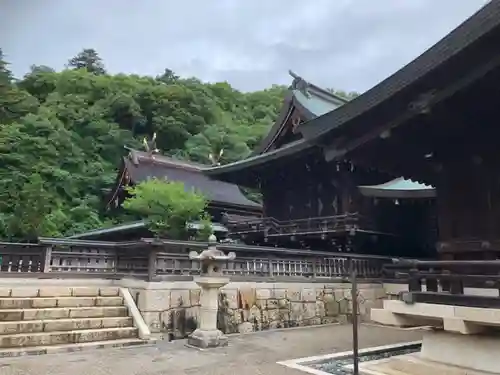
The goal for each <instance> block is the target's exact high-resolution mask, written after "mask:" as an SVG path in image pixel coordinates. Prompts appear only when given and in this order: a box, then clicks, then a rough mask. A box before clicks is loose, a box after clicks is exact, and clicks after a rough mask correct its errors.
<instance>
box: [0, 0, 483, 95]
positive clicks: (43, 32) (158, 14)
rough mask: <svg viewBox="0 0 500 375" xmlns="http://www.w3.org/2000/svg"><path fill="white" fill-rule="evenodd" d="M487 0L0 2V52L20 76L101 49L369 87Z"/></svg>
mask: <svg viewBox="0 0 500 375" xmlns="http://www.w3.org/2000/svg"><path fill="white" fill-rule="evenodd" d="M487 2H488V1H487V0H141V1H137V0H85V1H82V0H0V48H2V49H3V50H4V53H5V54H6V55H7V60H8V61H10V62H11V63H12V67H11V68H12V70H13V71H14V73H15V74H16V76H21V75H23V74H24V73H26V71H27V70H28V69H29V66H30V65H32V64H37V65H48V66H51V67H53V68H56V69H61V68H62V67H63V66H64V64H65V63H66V62H67V60H68V59H69V58H71V57H72V56H74V55H76V54H77V53H78V52H79V51H80V50H82V49H83V48H94V49H96V50H97V52H99V54H100V55H101V57H102V58H103V59H104V63H105V66H106V68H107V69H108V70H109V71H111V72H125V73H139V74H148V75H156V74H160V73H161V72H162V71H163V69H164V68H170V69H172V70H173V71H175V72H176V73H177V74H179V75H181V76H196V77H198V78H200V79H202V80H205V81H228V82H229V83H231V84H232V85H233V86H235V87H236V88H238V89H241V90H245V91H246V90H256V89H262V88H265V87H268V86H270V85H271V84H273V83H278V84H289V83H290V82H291V78H290V77H289V76H288V69H292V70H294V71H295V72H297V73H298V74H299V75H301V76H303V77H304V78H305V79H307V80H309V81H311V82H314V83H316V84H317V85H319V86H323V87H332V88H336V89H343V90H347V91H358V92H363V91H366V90H367V89H369V88H370V87H372V86H373V85H375V84H376V83H378V82H379V81H381V80H382V79H384V78H386V77H387V76H389V75H390V74H392V73H394V72H395V71H396V70H397V69H399V68H400V67H402V66H403V65H404V64H406V63H408V62H410V61H411V60H412V59H413V58H415V57H417V56H418V55H419V54H420V53H422V52H423V51H424V50H426V49H427V48H428V47H430V46H431V45H433V44H434V43H435V42H437V41H438V40H439V39H440V38H441V37H443V36H444V35H446V34H447V33H448V32H449V31H451V30H452V29H454V28H455V27H456V26H458V25H459V24H460V23H461V22H462V21H464V20H465V19H466V18H468V17H469V16H471V15H472V14H473V13H474V12H475V11H477V10H478V9H479V8H480V7H481V6H483V5H484V4H485V3H487Z"/></svg>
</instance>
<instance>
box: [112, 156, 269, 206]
mask: <svg viewBox="0 0 500 375" xmlns="http://www.w3.org/2000/svg"><path fill="white" fill-rule="evenodd" d="M205 168H207V166H206V165H203V164H198V163H193V162H188V161H184V160H177V159H174V158H171V157H167V156H163V155H159V154H151V153H147V152H143V151H137V150H131V151H130V153H129V155H128V156H126V157H124V158H123V165H122V169H123V170H124V171H125V172H126V174H127V175H128V178H129V179H130V182H131V183H133V184H136V183H139V182H142V181H146V180H148V179H150V178H157V179H168V180H171V181H179V182H183V183H184V186H185V188H186V189H189V190H191V189H194V190H197V191H199V192H200V193H202V194H203V195H205V196H206V198H207V199H208V200H209V201H210V202H211V203H214V204H221V205H231V206H237V207H241V208H246V209H249V210H252V211H255V210H260V209H261V205H259V204H258V203H256V202H253V201H251V200H249V199H248V198H246V197H245V196H244V195H243V193H242V192H241V190H240V189H239V187H238V186H237V185H235V184H231V183H228V182H224V181H219V180H215V179H212V178H210V177H209V176H207V175H205V174H204V173H203V170H204V169H205Z"/></svg>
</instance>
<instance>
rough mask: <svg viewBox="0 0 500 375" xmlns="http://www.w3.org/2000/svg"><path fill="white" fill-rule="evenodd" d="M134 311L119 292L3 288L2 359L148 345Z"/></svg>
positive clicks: (0, 295)
mask: <svg viewBox="0 0 500 375" xmlns="http://www.w3.org/2000/svg"><path fill="white" fill-rule="evenodd" d="M125 292H126V293H128V291H125ZM127 300H128V302H129V303H130V302H131V303H133V300H132V299H131V298H130V295H129V298H128V299H127ZM134 306H135V305H134ZM129 310H131V309H129V308H128V307H127V304H126V303H125V298H124V296H123V289H122V290H120V288H116V287H105V288H102V287H101V288H97V287H74V288H68V287H47V288H43V287H33V288H28V287H23V288H18V287H16V288H0V356H4V357H5V356H17V355H24V354H43V353H50V352H57V351H75V350H82V349H84V348H90V347H92V348H95V347H107V346H113V347H116V346H129V345H136V344H142V343H146V342H148V341H147V340H143V339H140V338H139V329H138V328H137V326H138V324H137V322H135V321H134V320H137V315H139V320H142V317H140V314H138V312H137V311H136V314H135V315H134V316H133V314H132V313H131V311H129ZM139 324H140V322H139Z"/></svg>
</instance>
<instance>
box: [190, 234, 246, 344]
mask: <svg viewBox="0 0 500 375" xmlns="http://www.w3.org/2000/svg"><path fill="white" fill-rule="evenodd" d="M216 243H217V238H216V237H215V236H214V235H211V236H210V238H209V246H208V249H207V250H204V251H202V252H201V253H200V254H198V253H197V252H196V251H192V252H190V253H189V259H192V260H195V259H196V260H199V261H200V263H201V276H200V277H198V278H196V279H195V280H194V281H195V283H196V284H198V285H199V286H200V288H201V296H200V303H201V308H200V321H199V322H198V328H197V329H196V330H195V331H194V332H193V333H192V334H191V335H190V336H189V337H188V345H190V346H194V347H197V348H215V347H218V346H226V345H227V337H226V336H225V335H224V334H223V333H222V332H221V331H220V330H218V329H217V311H218V308H219V289H220V288H222V287H223V286H224V285H226V284H227V283H229V278H226V277H223V273H222V266H223V263H224V262H225V261H227V260H233V259H235V258H236V254H235V253H229V254H228V255H224V253H223V252H222V251H220V250H217V246H216Z"/></svg>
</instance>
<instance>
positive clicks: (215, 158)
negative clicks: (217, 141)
mask: <svg viewBox="0 0 500 375" xmlns="http://www.w3.org/2000/svg"><path fill="white" fill-rule="evenodd" d="M222 155H224V149H223V148H221V149H220V151H219V154H218V155H215V154H212V153H209V154H208V159H209V160H210V161H211V162H212V166H213V167H219V166H220V159H221V158H222Z"/></svg>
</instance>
